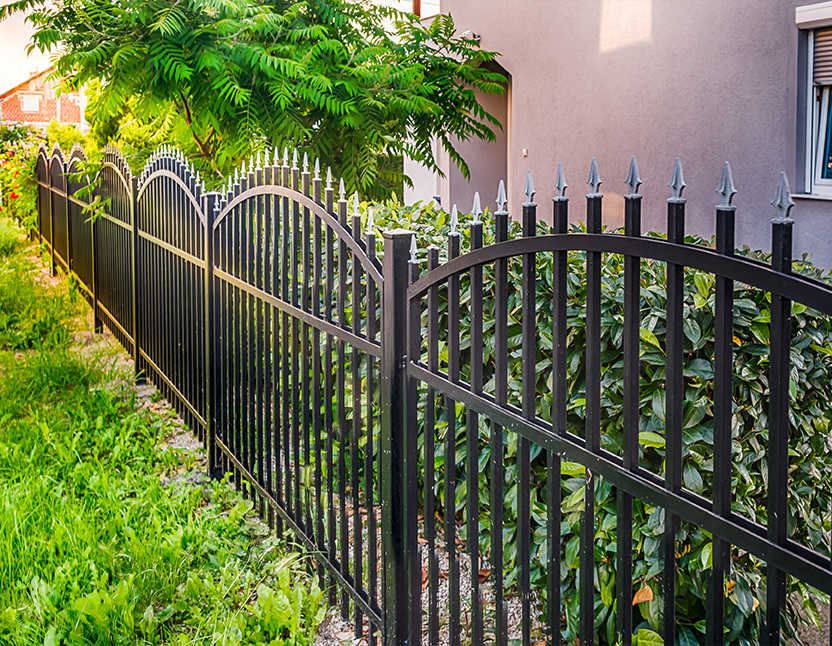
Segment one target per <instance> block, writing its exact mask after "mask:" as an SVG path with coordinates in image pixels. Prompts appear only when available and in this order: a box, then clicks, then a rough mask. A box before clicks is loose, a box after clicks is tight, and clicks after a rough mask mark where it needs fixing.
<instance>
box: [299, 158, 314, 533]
mask: <svg viewBox="0 0 832 646" xmlns="http://www.w3.org/2000/svg"><path fill="white" fill-rule="evenodd" d="M300 189H301V190H302V191H303V194H304V195H306V196H310V195H311V193H310V190H311V184H310V176H309V166H308V163H307V157H306V155H305V154H304V156H303V172H302V173H301V186H300ZM310 226H311V223H310V221H309V209H307V208H305V207H304V209H303V212H302V214H301V231H300V236H301V238H300V241H301V245H302V247H301V249H300V254H301V263H302V264H303V272H302V279H303V282H302V285H301V309H302V310H303V311H305V312H309V311H310V309H311V308H310V304H309V298H310V285H309V282H310V280H311V277H312V267H311V264H312V262H311V258H310V257H309V247H310V244H311V240H312V234H311V231H310ZM310 332H311V328H310V326H309V323H306V322H304V323H303V325H302V326H301V344H302V345H301V364H302V365H301V398H302V399H303V404H302V406H301V414H302V416H303V419H302V424H303V455H304V460H303V462H304V467H305V468H307V469H308V468H309V467H310V466H311V465H312V454H311V448H310V439H311V434H312V426H311V425H312V420H311V414H312V411H311V409H310V406H311V402H310V399H309V393H310V387H311V386H310V383H309V379H310V370H311V368H312V364H311V358H310V356H309V349H310V348H309V344H310V341H309V335H310ZM304 498H305V500H304V509H305V516H304V526H305V530H306V534H307V536H309V537H310V538H314V536H315V526H314V525H313V524H312V492H311V491H309V490H308V489H306V490H305V491H304Z"/></svg>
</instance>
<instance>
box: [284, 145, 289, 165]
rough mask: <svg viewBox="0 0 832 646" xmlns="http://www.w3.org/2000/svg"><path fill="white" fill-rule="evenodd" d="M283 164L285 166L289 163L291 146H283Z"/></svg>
mask: <svg viewBox="0 0 832 646" xmlns="http://www.w3.org/2000/svg"><path fill="white" fill-rule="evenodd" d="M283 165H284V166H288V165H289V146H284V147H283Z"/></svg>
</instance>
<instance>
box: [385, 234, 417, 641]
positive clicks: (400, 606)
mask: <svg viewBox="0 0 832 646" xmlns="http://www.w3.org/2000/svg"><path fill="white" fill-rule="evenodd" d="M383 235H384V267H383V269H384V271H383V276H384V283H383V286H382V310H381V327H382V342H381V352H382V370H381V447H380V448H381V456H380V464H379V479H380V480H381V506H382V513H381V523H382V531H381V537H382V572H383V573H384V574H383V576H384V582H383V597H382V611H383V613H384V638H385V644H386V645H387V644H389V645H392V646H402V645H403V644H405V643H406V640H407V636H408V625H407V624H408V586H407V585H405V582H406V581H407V577H408V573H409V568H408V563H407V561H406V560H405V559H406V556H407V549H406V535H405V531H406V526H405V521H406V517H405V511H406V510H405V506H404V497H405V491H404V488H405V481H404V476H405V472H404V468H403V467H404V459H405V455H404V452H405V442H404V439H405V438H404V436H405V427H404V424H405V417H404V415H405V400H404V396H405V362H406V361H407V357H406V355H407V322H408V309H409V308H408V302H407V297H406V294H407V286H408V282H409V267H408V259H409V247H410V241H411V239H412V236H413V234H412V233H411V232H410V231H404V230H402V229H394V230H392V231H385V232H384V234H383ZM414 332H415V331H414Z"/></svg>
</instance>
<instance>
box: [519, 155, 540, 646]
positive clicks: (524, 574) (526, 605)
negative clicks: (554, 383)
mask: <svg viewBox="0 0 832 646" xmlns="http://www.w3.org/2000/svg"><path fill="white" fill-rule="evenodd" d="M536 233H537V205H536V204H535V202H534V187H533V186H532V176H531V173H530V172H529V173H527V174H526V201H525V202H524V203H523V237H525V238H531V237H534V236H535V234H536ZM535 267H536V257H535V254H533V253H527V254H523V268H522V284H521V299H522V304H521V316H522V326H523V327H522V332H521V334H522V339H523V349H522V357H523V367H522V389H523V390H522V395H521V397H522V401H521V406H522V410H523V417H525V418H526V419H528V420H534V419H535V395H536V394H537V371H536V367H537V336H536V325H537V320H536V308H535V296H536V293H535V292H536V285H537V282H536V279H535ZM517 451H518V452H517V472H518V473H517V475H518V487H517V533H518V540H519V544H520V545H519V548H520V549H519V555H518V559H519V560H520V595H521V597H520V601H521V616H520V629H521V634H522V637H521V639H522V640H523V643H524V644H529V643H531V639H532V638H531V579H530V577H531V573H530V566H531V515H532V514H531V500H530V497H531V485H530V473H531V458H530V452H531V443H530V442H529V440H528V439H527V438H526V437H523V436H521V437H520V442H519V445H518V448H517Z"/></svg>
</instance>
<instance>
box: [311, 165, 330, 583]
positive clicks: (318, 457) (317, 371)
mask: <svg viewBox="0 0 832 646" xmlns="http://www.w3.org/2000/svg"><path fill="white" fill-rule="evenodd" d="M312 193H313V199H314V200H315V204H321V178H320V176H319V174H318V166H317V164H316V166H315V178H314V180H313V182H312ZM314 219H315V221H314V227H313V236H314V240H313V247H312V267H313V276H312V284H313V287H314V289H313V290H312V315H313V316H314V317H315V318H317V319H320V318H321V289H322V287H323V284H322V276H321V269H322V267H321V262H322V257H321V244H322V229H321V218H320V217H318V216H317V215H315V216H314ZM322 404H323V399H322V397H321V334H320V332H319V331H318V330H317V329H313V330H312V407H313V408H312V427H313V429H314V434H315V511H316V523H315V538H316V539H317V541H316V542H317V545H318V550H320V552H321V553H325V552H326V542H325V539H324V515H323V506H322V497H321V494H322V489H321V488H322V487H323V465H322V461H323V459H324V452H323V436H322V428H321V406H322ZM327 434H329V429H327ZM327 469H329V465H327ZM324 575H325V573H324V570H323V567H322V566H319V567H318V580H320V581H323V580H324Z"/></svg>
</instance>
